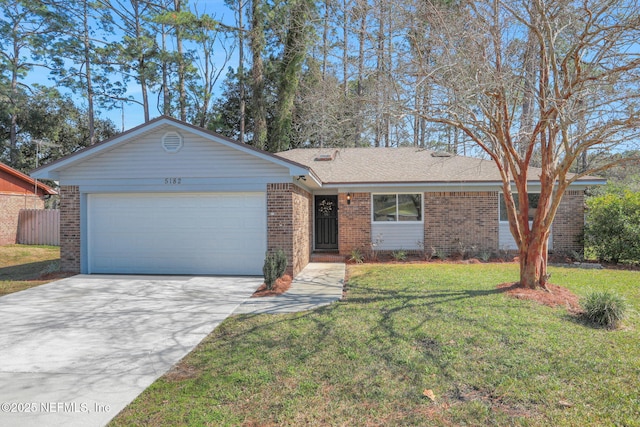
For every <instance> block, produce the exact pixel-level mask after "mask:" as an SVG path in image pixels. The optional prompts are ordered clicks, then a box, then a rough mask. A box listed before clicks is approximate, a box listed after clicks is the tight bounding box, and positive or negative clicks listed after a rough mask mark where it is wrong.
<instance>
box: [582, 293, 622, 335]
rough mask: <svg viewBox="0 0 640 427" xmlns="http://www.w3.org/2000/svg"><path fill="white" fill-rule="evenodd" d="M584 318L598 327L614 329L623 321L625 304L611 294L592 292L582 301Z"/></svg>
mask: <svg viewBox="0 0 640 427" xmlns="http://www.w3.org/2000/svg"><path fill="white" fill-rule="evenodd" d="M581 305H582V308H583V309H584V317H585V318H586V319H587V320H588V321H590V322H592V323H594V324H596V325H599V326H604V327H607V328H612V329H615V328H617V327H618V325H619V324H620V322H621V321H622V320H623V319H624V317H625V314H626V311H627V303H626V301H625V300H624V298H622V297H620V296H618V295H616V294H614V293H611V292H606V291H605V292H593V293H591V294H589V295H587V297H586V298H584V300H583V301H582V304H581Z"/></svg>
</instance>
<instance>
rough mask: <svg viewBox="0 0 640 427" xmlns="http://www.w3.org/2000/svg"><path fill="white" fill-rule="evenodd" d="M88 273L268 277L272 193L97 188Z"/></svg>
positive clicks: (90, 217)
mask: <svg viewBox="0 0 640 427" xmlns="http://www.w3.org/2000/svg"><path fill="white" fill-rule="evenodd" d="M87 203H88V204H87V229H88V238H87V245H88V270H89V273H133V274H249V275H261V274H262V264H263V261H264V254H265V251H266V248H267V244H266V234H267V232H266V229H267V226H266V218H267V215H266V196H265V193H193V194H191V193H189V194H165V193H162V194H150V193H149V194H147V193H145V194H90V195H89V196H88V202H87Z"/></svg>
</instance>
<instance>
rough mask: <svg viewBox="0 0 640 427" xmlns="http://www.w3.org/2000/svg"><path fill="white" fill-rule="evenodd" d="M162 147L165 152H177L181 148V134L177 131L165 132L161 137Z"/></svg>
mask: <svg viewBox="0 0 640 427" xmlns="http://www.w3.org/2000/svg"><path fill="white" fill-rule="evenodd" d="M162 148H164V151H166V152H167V153H177V152H178V151H180V149H181V148H182V135H180V134H179V133H178V132H167V133H165V134H164V136H163V137H162Z"/></svg>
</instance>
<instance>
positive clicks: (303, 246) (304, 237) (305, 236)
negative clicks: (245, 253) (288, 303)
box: [267, 184, 312, 276]
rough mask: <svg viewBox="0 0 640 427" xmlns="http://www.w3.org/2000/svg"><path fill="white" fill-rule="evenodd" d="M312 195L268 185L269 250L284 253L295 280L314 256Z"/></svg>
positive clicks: (294, 187) (298, 189) (277, 185)
mask: <svg viewBox="0 0 640 427" xmlns="http://www.w3.org/2000/svg"><path fill="white" fill-rule="evenodd" d="M311 209H312V198H311V194H310V193H308V192H306V191H305V190H303V189H301V188H300V187H298V186H296V185H294V184H268V185H267V250H268V251H274V250H276V249H282V250H284V252H285V253H286V255H287V259H288V260H289V263H288V267H287V274H290V275H291V276H295V275H296V274H298V273H299V272H300V271H301V270H302V269H303V268H304V267H305V266H306V265H307V264H308V263H309V258H310V256H311V236H312V215H311Z"/></svg>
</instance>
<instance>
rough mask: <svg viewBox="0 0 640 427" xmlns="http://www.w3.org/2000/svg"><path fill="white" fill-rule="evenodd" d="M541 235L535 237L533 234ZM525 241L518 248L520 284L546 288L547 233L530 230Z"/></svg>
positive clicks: (534, 287) (530, 287)
mask: <svg viewBox="0 0 640 427" xmlns="http://www.w3.org/2000/svg"><path fill="white" fill-rule="evenodd" d="M538 235H541V236H540V237H538V238H536V237H534V236H538ZM529 236H531V237H533V238H532V239H531V238H529V237H528V238H527V242H526V243H524V244H523V245H521V248H520V251H519V253H520V286H522V287H524V288H528V289H538V288H542V289H547V279H548V278H549V275H548V273H547V246H548V244H547V241H548V238H549V236H548V233H542V232H541V233H534V232H533V230H532V231H530V233H529Z"/></svg>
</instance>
